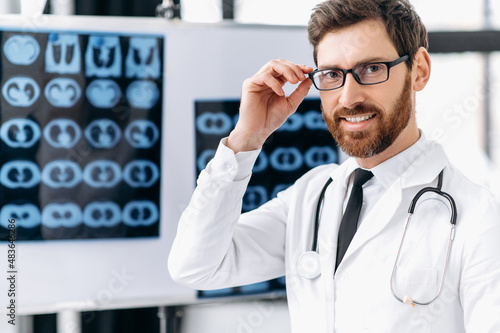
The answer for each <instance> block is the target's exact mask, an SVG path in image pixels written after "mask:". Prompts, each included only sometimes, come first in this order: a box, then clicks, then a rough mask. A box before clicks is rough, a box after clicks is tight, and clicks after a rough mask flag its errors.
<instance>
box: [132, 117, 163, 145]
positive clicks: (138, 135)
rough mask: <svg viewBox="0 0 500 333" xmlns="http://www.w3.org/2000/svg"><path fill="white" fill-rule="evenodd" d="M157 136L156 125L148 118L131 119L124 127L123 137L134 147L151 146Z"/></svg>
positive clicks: (158, 133)
mask: <svg viewBox="0 0 500 333" xmlns="http://www.w3.org/2000/svg"><path fill="white" fill-rule="evenodd" d="M159 137H160V132H159V131H158V127H156V125H155V123H153V122H152V121H149V120H136V121H133V122H132V123H130V125H128V126H127V128H126V129H125V138H126V139H127V141H128V142H129V143H130V145H131V146H132V147H134V148H146V149H147V148H151V147H152V146H153V145H154V144H155V143H156V141H158V138H159Z"/></svg>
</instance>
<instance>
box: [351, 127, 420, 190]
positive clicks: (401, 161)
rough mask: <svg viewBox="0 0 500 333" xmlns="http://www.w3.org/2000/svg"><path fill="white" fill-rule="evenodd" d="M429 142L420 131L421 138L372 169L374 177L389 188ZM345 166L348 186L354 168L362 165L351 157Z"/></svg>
mask: <svg viewBox="0 0 500 333" xmlns="http://www.w3.org/2000/svg"><path fill="white" fill-rule="evenodd" d="M427 142H428V141H427V139H426V138H425V135H424V133H423V132H422V131H420V138H419V139H418V140H417V142H415V143H414V144H413V145H412V146H410V147H409V148H407V149H406V150H404V151H402V152H401V153H399V154H397V155H396V156H393V157H391V158H390V159H388V160H387V161H384V162H382V163H380V164H379V165H377V166H375V167H374V168H372V169H370V171H371V172H373V176H374V178H375V179H376V180H377V181H378V182H380V183H381V184H382V186H384V188H385V189H389V188H390V187H391V185H392V184H393V183H394V182H395V181H396V180H397V179H399V178H400V177H401V176H402V175H403V173H404V172H405V171H406V170H407V169H408V167H409V166H410V165H411V164H412V163H413V162H415V160H416V159H417V158H418V157H419V156H420V155H421V154H422V153H423V152H424V151H425V149H426V147H427V144H426V143H427ZM344 167H345V175H347V177H346V178H345V179H344V182H345V186H347V184H348V182H349V179H350V176H351V174H352V173H353V172H354V170H356V169H357V168H360V166H359V164H358V162H356V159H355V158H353V157H351V158H349V159H347V160H346V161H345V163H344Z"/></svg>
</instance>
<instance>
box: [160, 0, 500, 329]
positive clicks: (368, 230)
mask: <svg viewBox="0 0 500 333" xmlns="http://www.w3.org/2000/svg"><path fill="white" fill-rule="evenodd" d="M308 33H309V40H310V42H311V43H312V45H313V47H314V60H315V63H316V65H317V67H318V69H317V70H314V71H313V68H311V67H308V66H305V65H298V64H294V63H291V62H289V61H286V60H283V59H278V60H272V61H270V62H269V63H267V64H266V65H265V66H264V67H262V69H261V70H260V71H259V72H258V73H257V74H255V75H254V76H253V77H251V78H249V79H247V80H246V81H245V82H244V83H243V92H242V98H241V108H240V117H239V121H238V123H237V124H236V126H235V128H234V130H233V131H232V132H231V133H230V135H229V137H228V138H226V139H223V140H222V141H221V143H220V146H219V148H218V150H217V153H216V156H215V157H214V159H213V160H212V161H211V162H210V163H209V165H208V166H207V168H206V169H205V170H204V171H203V172H202V173H201V174H200V177H199V179H198V186H197V188H196V190H195V192H194V194H193V197H192V200H191V202H190V204H189V206H188V207H187V209H186V210H185V212H184V213H183V215H182V217H181V220H180V223H179V227H178V233H177V236H176V239H175V241H174V244H173V247H172V251H171V253H170V258H169V269H170V273H171V275H172V277H173V278H174V279H175V280H176V281H178V282H180V283H182V284H185V285H188V286H191V287H193V288H197V289H215V288H223V287H229V286H235V285H242V284H249V283H254V282H258V281H262V280H268V279H272V278H276V277H279V276H282V275H286V281H287V295H288V304H289V309H290V315H291V321H292V330H293V332H294V333H299V332H300V333H310V332H315V333H317V332H356V333H357V332H391V333H404V332H419V333H427V332H439V333H460V332H479V333H487V332H491V333H498V332H500V209H499V204H498V202H496V201H495V199H494V197H493V196H492V194H490V192H489V191H488V190H486V189H485V188H482V187H480V186H478V185H475V184H473V183H472V182H470V181H469V180H468V179H466V178H465V177H464V176H463V175H462V174H461V173H460V172H459V171H458V170H457V169H456V168H455V167H454V166H453V165H451V164H450V162H449V161H448V159H447V157H446V154H445V152H444V151H443V148H442V147H441V146H440V145H439V144H438V143H436V142H434V141H431V140H429V139H427V138H426V137H425V136H424V134H423V133H422V132H421V131H420V130H419V129H418V127H417V124H416V119H415V93H416V92H417V91H420V90H422V89H423V88H424V87H425V85H426V84H427V81H428V80H429V75H430V58H429V55H428V53H427V51H426V48H427V33H426V30H425V27H424V26H423V24H422V22H421V21H420V18H419V17H418V15H417V14H416V13H415V11H414V9H413V7H412V6H411V5H410V3H409V2H408V1H407V0H328V1H325V2H323V3H321V4H319V5H318V6H317V7H316V8H315V9H314V11H313V13H312V16H311V20H310V22H309V26H308ZM457 70H459V71H464V69H463V68H457ZM463 74H464V75H463V80H467V79H468V76H467V73H466V71H464V72H463ZM287 82H290V83H292V84H298V87H297V88H296V89H295V91H294V92H293V93H292V94H291V95H290V96H286V95H285V93H284V91H283V89H282V87H283V85H284V84H285V83H287ZM312 85H314V86H315V88H316V89H319V90H320V96H321V102H322V110H323V116H324V119H325V121H326V123H327V125H328V128H329V130H330V132H331V133H332V135H333V136H334V138H335V140H336V141H337V143H338V144H339V146H340V147H341V148H342V150H343V151H344V152H345V153H347V154H348V155H350V156H351V158H349V159H348V160H347V161H345V162H344V163H343V164H341V165H324V166H320V167H317V168H315V169H313V170H311V171H310V172H308V173H307V174H305V175H304V176H302V177H301V178H300V179H298V180H297V181H296V183H295V184H294V185H292V186H291V187H290V188H288V189H287V190H285V191H283V192H281V193H280V194H279V195H278V197H277V198H276V199H273V200H271V201H270V202H268V203H266V204H264V205H263V206H261V207H260V208H258V209H256V210H254V211H252V212H249V213H246V214H243V215H241V214H240V209H241V201H242V196H243V194H244V192H245V189H246V186H247V183H248V181H249V178H250V174H251V170H252V166H253V164H254V162H255V160H256V158H257V155H258V154H259V151H260V148H261V147H262V145H263V144H264V142H265V141H266V139H267V138H268V137H269V135H271V133H273V132H274V131H275V130H276V129H277V128H279V127H280V126H281V125H282V124H283V123H284V122H285V120H286V119H287V117H289V116H290V115H291V114H292V113H293V112H295V110H296V108H297V106H298V105H299V104H300V103H301V101H302V100H303V99H304V97H305V96H306V95H307V93H308V91H309V89H310V87H311V86H312ZM297 140H300V137H297ZM440 174H441V176H440ZM327 182H328V183H329V184H328V185H326V186H325V184H326V183H327ZM426 187H431V188H434V189H437V188H441V190H442V191H444V192H446V193H448V194H449V195H450V196H451V197H452V198H453V200H454V203H455V204H456V210H457V212H456V228H455V230H454V231H453V232H452V231H451V226H452V223H451V221H452V220H453V216H454V215H455V214H454V212H453V205H452V204H451V201H449V200H448V199H446V198H445V197H443V196H441V195H439V193H436V191H429V192H427V193H425V194H424V195H423V196H422V197H421V198H420V200H419V201H418V202H417V203H416V207H415V211H414V214H413V216H412V218H411V219H410V222H409V223H408V228H407V231H406V233H405V236H404V242H401V240H402V239H403V231H404V228H405V221H406V218H407V215H408V207H409V206H410V203H411V201H412V199H413V198H414V197H415V195H416V194H417V193H418V192H419V191H420V190H421V189H423V188H426ZM322 189H324V195H323V198H322V199H320V198H319V197H320V193H322V192H323V191H322ZM351 201H352V202H351ZM317 209H318V210H319V212H318V216H317V217H318V218H317V222H315V220H316V219H315V214H316V210H317ZM316 228H317V229H318V230H317V235H316ZM450 239H451V240H450ZM450 242H451V243H450ZM313 244H316V245H313ZM449 244H451V245H450V249H449V253H448V246H449ZM400 245H401V246H400ZM308 251H311V252H309V254H308V255H306V257H307V256H309V257H308V258H306V259H307V260H305V261H304V260H303V259H301V257H302V256H303V255H304V253H306V252H308ZM316 253H317V258H316V259H315V254H316ZM443 272H444V274H443ZM436 296H437V298H436Z"/></svg>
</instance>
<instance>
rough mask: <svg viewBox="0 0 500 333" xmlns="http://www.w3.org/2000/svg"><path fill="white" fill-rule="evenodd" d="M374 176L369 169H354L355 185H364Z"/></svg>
mask: <svg viewBox="0 0 500 333" xmlns="http://www.w3.org/2000/svg"><path fill="white" fill-rule="evenodd" d="M372 177H373V173H372V172H371V171H368V170H363V169H361V168H358V169H356V170H355V171H354V183H353V185H354V186H363V185H364V184H365V183H366V182H367V181H369V180H370V179H371V178H372Z"/></svg>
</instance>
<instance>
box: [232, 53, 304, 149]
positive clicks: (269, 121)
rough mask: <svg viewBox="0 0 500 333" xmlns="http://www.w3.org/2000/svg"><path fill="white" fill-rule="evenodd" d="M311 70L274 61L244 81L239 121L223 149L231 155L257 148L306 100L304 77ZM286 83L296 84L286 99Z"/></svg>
mask: <svg viewBox="0 0 500 333" xmlns="http://www.w3.org/2000/svg"><path fill="white" fill-rule="evenodd" d="M312 70H313V68H312V67H309V66H305V65H296V64H294V63H292V62H290V61H287V60H284V59H277V60H271V61H270V62H268V63H267V64H266V65H264V67H262V68H261V69H260V70H259V71H258V72H257V73H256V74H255V75H254V76H252V77H251V78H249V79H247V80H245V81H244V82H243V89H242V95H241V104H240V115H239V120H238V123H237V124H236V126H235V128H234V130H233V131H232V132H231V134H230V135H229V138H228V141H227V146H228V147H229V148H231V149H232V150H233V151H234V152H235V153H237V152H240V151H248V150H254V149H259V148H261V147H262V145H263V144H264V142H265V141H266V139H267V138H268V137H269V136H270V135H271V134H272V133H273V132H274V131H276V130H277V129H278V128H279V127H280V126H281V125H283V123H284V122H285V121H286V119H287V118H288V117H289V116H290V115H291V114H293V113H294V112H295V111H296V110H297V107H298V106H299V104H300V103H301V102H302V101H303V100H304V98H305V97H306V95H307V93H308V92H309V88H310V87H311V85H312V81H311V80H309V78H308V77H307V76H306V74H307V73H309V72H311V71H312ZM287 82H290V83H292V84H297V83H299V82H300V84H299V85H298V87H297V88H296V89H295V90H294V91H293V93H292V94H290V96H288V97H287V96H285V92H284V91H283V86H284V85H285V83H287Z"/></svg>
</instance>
